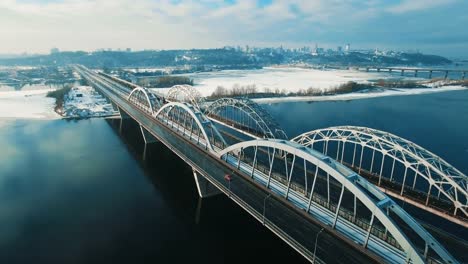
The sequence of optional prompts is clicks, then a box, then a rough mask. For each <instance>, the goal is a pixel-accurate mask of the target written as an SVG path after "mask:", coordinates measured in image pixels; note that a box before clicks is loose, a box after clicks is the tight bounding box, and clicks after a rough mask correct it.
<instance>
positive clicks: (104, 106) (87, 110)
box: [62, 86, 117, 118]
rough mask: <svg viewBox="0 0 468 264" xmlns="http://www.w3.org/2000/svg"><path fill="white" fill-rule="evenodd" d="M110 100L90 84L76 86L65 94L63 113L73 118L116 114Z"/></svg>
mask: <svg viewBox="0 0 468 264" xmlns="http://www.w3.org/2000/svg"><path fill="white" fill-rule="evenodd" d="M116 114H117V112H116V111H115V110H114V108H113V107H112V105H111V104H110V102H108V101H107V99H106V98H104V97H103V96H102V95H101V94H99V93H98V92H96V90H94V88H92V87H90V86H75V87H73V88H71V89H70V91H69V92H68V94H67V95H66V96H65V100H64V103H63V109H62V115H63V116H64V117H69V118H70V117H73V118H89V117H105V116H113V115H116Z"/></svg>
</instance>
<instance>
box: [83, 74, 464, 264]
mask: <svg viewBox="0 0 468 264" xmlns="http://www.w3.org/2000/svg"><path fill="white" fill-rule="evenodd" d="M74 69H75V71H76V72H78V73H79V74H80V75H81V76H82V77H83V78H84V79H86V80H87V81H88V82H89V83H90V84H91V85H92V86H93V87H95V88H96V89H97V90H98V91H99V92H101V93H102V94H103V95H105V96H106V97H107V98H108V99H109V100H110V101H111V102H112V103H113V104H114V105H115V107H116V109H117V110H119V112H120V114H121V117H122V121H123V120H125V119H128V118H131V119H133V120H135V121H136V122H137V123H138V124H139V126H140V129H141V131H142V135H143V139H144V142H145V144H151V143H156V142H159V143H162V144H164V145H165V146H167V147H168V148H169V149H170V150H171V151H173V152H174V153H175V154H176V155H178V156H179V157H180V158H181V159H182V160H184V161H185V162H186V163H187V164H188V165H189V166H191V167H192V168H193V174H194V178H195V181H196V185H197V189H198V192H199V195H200V196H201V197H208V196H211V195H217V194H220V193H224V194H226V195H227V196H228V197H229V198H230V199H231V200H233V201H234V202H235V203H236V204H238V205H239V206H241V207H242V208H243V209H244V210H246V211H247V212H248V213H250V214H251V215H252V216H253V217H254V218H255V219H257V220H258V221H260V222H261V223H262V224H263V225H264V226H265V227H267V228H268V229H270V230H271V231H272V232H274V233H275V234H276V235H277V236H278V237H280V238H281V239H283V240H284V241H285V242H286V243H287V244H289V245H290V246H291V247H293V248H294V249H295V250H297V251H298V252H299V253H300V254H302V255H303V256H304V257H305V258H306V259H308V260H309V261H311V262H319V263H323V262H326V263H328V262H330V263H368V262H369V263H383V262H384V263H459V262H458V261H457V259H455V258H454V257H453V255H452V254H451V253H450V252H449V251H447V250H446V248H444V246H443V245H442V244H441V243H440V242H439V241H437V240H436V239H435V238H434V237H433V236H432V235H431V233H429V232H428V231H427V230H425V229H424V228H423V227H422V226H421V225H420V224H419V223H418V221H416V220H415V219H414V218H413V217H411V215H409V214H408V213H407V212H406V211H404V210H403V209H402V208H401V207H400V206H399V205H398V204H397V203H396V202H394V201H393V200H392V199H391V198H390V197H389V196H387V194H386V193H385V192H384V191H382V190H381V188H382V186H385V184H384V183H386V182H387V180H386V178H385V177H383V175H382V173H383V171H382V173H381V174H380V175H382V176H381V177H380V186H376V185H374V183H373V182H375V177H376V176H375V175H374V174H375V173H373V171H374V170H373V166H371V169H370V170H369V169H367V167H365V166H364V165H363V164H364V162H363V163H362V164H360V166H359V167H356V166H349V164H347V163H346V162H345V161H346V160H347V159H346V158H345V157H347V156H348V155H349V154H344V153H345V150H344V149H343V150H341V156H342V158H341V159H340V160H341V162H339V161H337V160H335V159H334V158H332V157H331V156H327V155H326V153H327V152H325V154H324V153H323V152H320V151H317V150H316V147H317V146H318V144H315V143H314V144H307V142H309V141H307V140H306V139H307V137H308V135H309V134H307V133H306V134H303V135H301V136H299V137H296V138H294V140H288V138H287V136H286V133H284V131H283V130H281V129H280V127H279V125H278V124H277V123H275V122H274V120H273V119H272V118H271V116H269V114H268V113H266V112H265V111H264V110H261V109H260V107H259V106H258V105H256V104H254V103H252V102H250V101H246V100H244V99H220V100H218V101H215V102H204V101H203V100H202V99H200V98H197V95H196V93H195V92H194V91H193V90H191V88H190V87H175V88H174V89H173V90H172V91H170V92H169V93H168V94H167V95H166V96H162V95H160V94H157V93H154V92H151V91H150V90H148V89H145V88H141V87H138V86H135V85H134V84H131V83H128V82H126V81H124V80H120V79H117V78H115V77H112V76H108V75H105V74H102V73H96V72H94V71H91V70H88V69H87V68H85V67H83V66H79V65H77V66H74ZM310 133H315V132H314V131H311V132H310ZM309 138H310V137H309ZM343 146H345V144H343ZM366 146H367V145H366ZM343 148H344V147H343ZM395 148H398V147H395ZM327 150H328V149H327ZM330 150H331V148H330ZM385 151H387V150H385ZM423 158H424V157H423ZM361 160H362V159H361ZM394 160H395V162H399V160H398V159H397V158H396V156H395V157H394ZM408 162H409V163H411V161H408ZM425 162H430V161H429V160H427V159H426V161H425ZM425 162H422V161H421V164H426V163H425ZM411 164H412V163H411ZM444 164H445V163H444ZM351 165H353V164H351ZM354 165H355V164H354ZM406 165H407V164H406ZM381 166H383V165H381ZM434 166H435V165H434ZM411 168H413V167H411ZM431 168H432V167H431ZM366 169H367V170H366ZM395 171H397V170H395ZM364 172H368V173H367V174H365V173H364ZM360 174H363V176H361V175H360ZM369 175H370V176H369ZM418 175H419V174H418ZM431 175H432V174H431ZM451 176H454V175H451ZM418 177H419V178H424V176H422V175H419V176H418ZM460 177H462V179H464V180H465V182H466V176H464V177H465V178H463V175H462V176H460ZM395 178H397V177H395ZM430 179H432V180H429V182H430V185H431V186H432V187H431V189H432V188H434V190H437V191H440V193H441V195H440V197H441V198H444V201H445V200H450V199H448V196H450V197H455V196H456V199H455V200H454V202H453V206H455V208H456V210H454V216H456V217H459V216H463V213H464V212H466V197H465V198H464V199H463V198H460V197H459V196H460V195H461V194H462V192H461V191H460V189H459V188H458V187H457V186H456V185H459V184H461V183H460V180H458V179H457V180H455V179H454V177H453V178H452V180H451V181H449V180H448V179H446V178H444V179H445V180H447V183H446V182H444V183H442V182H439V181H437V182H436V181H435V180H436V179H439V178H436V177H433V178H430ZM388 182H392V181H391V180H389V181H388ZM401 185H402V186H404V189H405V191H406V192H407V193H410V192H409V191H408V190H407V189H408V186H407V181H406V180H404V181H403V182H402V183H401ZM416 186H418V187H419V185H417V184H416V185H415V187H416ZM463 186H464V188H465V189H464V190H465V191H466V185H463ZM454 190H457V191H455V192H454ZM428 193H429V196H430V198H429V199H428V200H429V202H428V203H426V206H428V205H429V204H432V201H433V197H432V194H433V191H432V190H429V192H428ZM404 194H405V192H403V194H400V195H402V196H403V195H404ZM458 203H461V205H460V204H458ZM441 207H442V208H445V207H443V206H441ZM319 235H320V238H321V239H320V243H323V244H322V246H320V245H318V236H319ZM326 245H328V247H329V248H328V250H330V248H332V247H333V249H335V250H334V251H333V252H334V254H333V255H330V254H329V253H330V251H327V250H326ZM335 251H336V253H335Z"/></svg>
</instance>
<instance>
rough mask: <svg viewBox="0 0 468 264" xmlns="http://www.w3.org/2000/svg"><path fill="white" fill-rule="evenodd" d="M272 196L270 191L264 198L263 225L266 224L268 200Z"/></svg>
mask: <svg viewBox="0 0 468 264" xmlns="http://www.w3.org/2000/svg"><path fill="white" fill-rule="evenodd" d="M270 196H271V193H269V194H268V195H267V196H266V197H265V199H263V225H265V208H266V200H267V199H268V198H269V197H270Z"/></svg>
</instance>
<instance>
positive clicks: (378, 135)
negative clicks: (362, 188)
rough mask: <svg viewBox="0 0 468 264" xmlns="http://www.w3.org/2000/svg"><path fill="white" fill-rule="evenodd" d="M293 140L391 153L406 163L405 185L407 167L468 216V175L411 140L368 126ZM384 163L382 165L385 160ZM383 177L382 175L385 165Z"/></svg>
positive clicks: (329, 130)
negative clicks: (337, 143)
mask: <svg viewBox="0 0 468 264" xmlns="http://www.w3.org/2000/svg"><path fill="white" fill-rule="evenodd" d="M292 141H295V142H298V143H300V144H302V145H304V146H310V147H312V148H313V145H314V144H315V143H317V142H328V141H339V142H341V143H343V145H344V144H346V143H351V144H355V145H360V146H361V147H362V148H366V147H367V148H369V149H371V150H373V151H377V152H380V153H381V154H382V155H383V157H385V156H388V157H391V158H392V159H394V160H396V161H398V162H400V163H401V164H403V165H404V166H405V168H406V169H405V176H404V180H403V187H404V181H405V179H406V174H407V171H406V170H411V171H413V172H414V173H415V175H417V176H416V177H421V178H422V179H425V180H426V181H427V182H428V184H429V191H428V193H429V194H430V192H431V188H432V187H435V188H436V189H437V191H438V192H440V193H442V194H443V195H444V197H445V198H446V199H448V200H449V201H450V202H451V203H453V206H454V207H455V210H454V212H453V214H454V215H456V214H457V212H458V211H461V212H462V214H463V215H464V216H465V217H468V211H467V208H468V205H467V203H468V184H467V180H468V177H467V176H466V175H465V174H463V173H462V172H460V171H459V170H457V169H456V168H455V167H453V166H452V165H450V164H449V163H447V162H446V161H444V160H443V159H442V158H440V157H438V156H437V155H435V154H434V153H432V152H430V151H428V150H426V149H424V148H423V147H421V146H419V145H417V144H415V143H413V142H411V141H409V140H406V139H403V138H401V137H398V136H396V135H393V134H390V133H387V132H384V131H380V130H376V129H371V128H367V127H356V126H338V127H330V128H324V129H318V130H314V131H310V132H306V133H304V134H302V135H299V136H297V137H295V138H294V139H292ZM353 160H354V158H353ZM353 165H354V164H353ZM393 166H394V165H393ZM381 167H382V168H383V162H382V164H381ZM392 174H393V168H392ZM392 176H393V175H392ZM392 176H391V177H392ZM380 177H382V169H381V171H380ZM415 181H416V180H415ZM379 182H380V178H379ZM403 187H402V190H403ZM427 201H428V200H427ZM427 201H426V205H427Z"/></svg>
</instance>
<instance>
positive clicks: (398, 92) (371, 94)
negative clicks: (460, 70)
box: [253, 86, 468, 104]
mask: <svg viewBox="0 0 468 264" xmlns="http://www.w3.org/2000/svg"><path fill="white" fill-rule="evenodd" d="M458 90H468V88H466V87H463V86H444V87H440V88H411V89H403V88H398V89H385V90H382V89H380V90H376V91H367V92H366V91H363V92H356V93H348V94H337V95H323V96H287V97H272V98H257V99H253V100H254V101H255V102H257V103H260V104H269V103H280V102H314V101H347V100H358V99H367V98H376V97H384V96H404V95H418V94H429V93H441V92H449V91H458Z"/></svg>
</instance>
